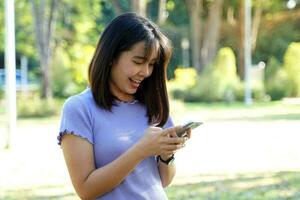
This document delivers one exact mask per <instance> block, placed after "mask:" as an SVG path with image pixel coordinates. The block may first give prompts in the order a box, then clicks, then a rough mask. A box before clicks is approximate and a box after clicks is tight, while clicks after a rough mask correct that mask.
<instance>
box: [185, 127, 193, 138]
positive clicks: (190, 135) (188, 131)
mask: <svg viewBox="0 0 300 200" xmlns="http://www.w3.org/2000/svg"><path fill="white" fill-rule="evenodd" d="M186 136H187V138H188V139H191V137H192V129H191V128H189V129H188V130H187V134H186Z"/></svg>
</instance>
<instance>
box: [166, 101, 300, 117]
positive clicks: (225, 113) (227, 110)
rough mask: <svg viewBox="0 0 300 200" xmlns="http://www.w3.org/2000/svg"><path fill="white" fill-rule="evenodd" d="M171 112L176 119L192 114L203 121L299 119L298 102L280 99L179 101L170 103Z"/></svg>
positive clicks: (299, 107)
mask: <svg viewBox="0 0 300 200" xmlns="http://www.w3.org/2000/svg"><path fill="white" fill-rule="evenodd" d="M171 113H172V115H173V116H175V118H176V119H179V118H182V115H184V116H194V117H196V118H197V119H198V120H204V121H208V120H209V121H227V120H230V121H233V120H238V121H241V120H242V121H245V120H246V121H277V120H300V104H286V103H283V102H281V101H277V102H267V103H254V104H253V105H250V106H247V105H245V104H243V103H232V104H226V103H184V104H182V103H180V102H175V103H173V104H171ZM195 120H196V119H195Z"/></svg>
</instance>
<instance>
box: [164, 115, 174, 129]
mask: <svg viewBox="0 0 300 200" xmlns="http://www.w3.org/2000/svg"><path fill="white" fill-rule="evenodd" d="M173 126H174V123H173V121H172V119H171V117H168V120H167V122H166V123H165V125H164V126H163V128H164V129H166V128H170V127H173Z"/></svg>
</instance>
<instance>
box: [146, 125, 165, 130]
mask: <svg viewBox="0 0 300 200" xmlns="http://www.w3.org/2000/svg"><path fill="white" fill-rule="evenodd" d="M149 129H150V130H153V131H161V130H163V129H162V128H160V127H156V126H149Z"/></svg>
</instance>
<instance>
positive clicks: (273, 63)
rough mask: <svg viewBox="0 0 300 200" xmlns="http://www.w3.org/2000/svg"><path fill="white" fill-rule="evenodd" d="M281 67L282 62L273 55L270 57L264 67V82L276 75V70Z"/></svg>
mask: <svg viewBox="0 0 300 200" xmlns="http://www.w3.org/2000/svg"><path fill="white" fill-rule="evenodd" d="M281 68H282V63H280V62H279V61H278V60H277V59H276V58H275V57H273V56H272V57H271V58H270V59H269V61H268V64H267V65H266V68H265V80H266V82H267V81H269V80H270V79H272V78H273V77H274V76H276V74H277V72H278V70H280V69H281Z"/></svg>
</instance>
